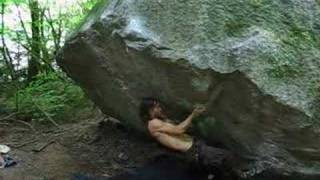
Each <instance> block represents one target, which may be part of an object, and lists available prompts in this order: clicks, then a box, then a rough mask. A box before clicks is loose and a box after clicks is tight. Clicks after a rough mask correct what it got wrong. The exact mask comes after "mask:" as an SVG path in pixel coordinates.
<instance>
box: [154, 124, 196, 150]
mask: <svg viewBox="0 0 320 180" xmlns="http://www.w3.org/2000/svg"><path fill="white" fill-rule="evenodd" d="M148 130H149V132H150V134H151V136H153V137H154V138H155V139H157V140H158V141H159V142H160V143H161V144H162V145H164V146H166V147H168V148H170V149H173V150H177V151H181V152H185V151H187V150H188V149H189V148H190V147H191V146H192V143H193V140H192V137H190V136H189V135H188V134H186V133H182V132H180V129H178V128H177V126H175V125H174V124H172V123H169V122H166V121H164V120H160V119H156V118H155V119H152V120H151V121H149V123H148Z"/></svg>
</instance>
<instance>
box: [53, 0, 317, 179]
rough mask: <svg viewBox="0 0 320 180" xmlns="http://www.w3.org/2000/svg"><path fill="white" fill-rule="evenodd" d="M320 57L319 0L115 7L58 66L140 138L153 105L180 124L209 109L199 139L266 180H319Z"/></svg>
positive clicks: (174, 0) (86, 29)
mask: <svg viewBox="0 0 320 180" xmlns="http://www.w3.org/2000/svg"><path fill="white" fill-rule="evenodd" d="M319 49H320V5H319V1H315V0H299V1H298V0H245V1H240V0H135V1H133V0H113V1H112V2H110V3H109V4H107V3H102V4H100V5H99V7H97V8H96V9H95V11H93V12H92V13H91V14H90V16H88V18H87V19H86V21H85V22H84V23H83V25H82V26H81V27H80V28H79V30H78V31H77V32H75V33H74V34H73V35H71V36H70V38H69V40H68V41H67V42H66V45H65V47H64V49H63V50H62V52H61V53H60V56H59V57H58V58H57V61H58V64H59V65H60V66H62V68H63V69H64V70H65V71H66V72H67V73H68V75H69V76H70V77H72V78H73V79H74V80H75V81H77V82H78V83H79V84H80V85H81V86H82V87H83V88H84V90H85V91H86V92H87V94H88V95H89V96H90V97H91V98H92V99H93V101H94V102H95V103H96V104H97V105H98V106H99V107H100V108H101V109H102V110H103V112H105V113H106V114H110V115H112V116H114V117H116V118H118V119H120V120H122V121H124V122H126V123H128V124H131V125H132V126H134V127H136V128H140V129H141V128H142V124H141V122H140V120H139V116H138V105H139V102H140V99H141V98H142V97H144V96H156V97H159V98H160V99H162V100H163V101H164V102H165V103H166V104H167V107H168V109H170V110H171V112H170V113H172V114H174V116H173V117H175V118H177V119H180V120H181V118H184V117H185V116H186V114H185V112H187V111H191V109H192V105H193V104H195V103H205V104H209V111H208V114H207V116H205V118H203V119H202V120H199V121H198V122H197V123H196V126H195V127H196V129H198V130H199V132H200V133H201V135H202V136H203V137H204V138H206V139H207V140H208V141H221V142H223V143H224V144H225V145H226V146H227V147H228V148H230V149H231V150H233V151H236V152H238V153H239V154H240V155H242V156H244V157H247V158H250V159H251V160H252V161H253V163H252V167H255V169H256V175H255V177H256V178H257V179H259V178H261V179H270V178H276V179H279V178H282V179H319V178H320V127H319V120H320V118H319V117H320V105H319V102H320V50H319ZM219 88H220V89H222V92H221V93H220V94H219V96H218V98H217V99H216V100H215V101H214V102H210V101H212V100H213V99H214V98H212V97H213V96H214V95H215V93H216V91H217V89H219Z"/></svg>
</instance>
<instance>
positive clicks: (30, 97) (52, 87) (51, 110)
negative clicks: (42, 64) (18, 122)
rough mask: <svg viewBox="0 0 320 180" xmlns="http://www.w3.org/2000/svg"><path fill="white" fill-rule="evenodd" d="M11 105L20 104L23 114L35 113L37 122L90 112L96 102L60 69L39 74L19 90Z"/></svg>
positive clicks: (33, 114) (33, 116) (59, 119)
mask: <svg viewBox="0 0 320 180" xmlns="http://www.w3.org/2000/svg"><path fill="white" fill-rule="evenodd" d="M9 102H10V107H11V108H15V107H16V106H17V107H18V109H17V111H18V112H19V114H21V115H22V116H23V115H25V116H28V117H31V118H32V119H33V120H35V121H37V122H45V123H46V122H48V120H49V118H52V119H54V120H56V121H61V120H72V119H74V118H76V117H77V115H81V114H82V115H83V113H81V112H84V111H86V110H87V113H88V111H89V109H90V107H92V104H91V103H90V102H89V101H88V100H87V98H86V97H85V96H84V93H83V92H82V90H81V89H80V88H79V87H78V86H75V85H74V84H72V83H71V82H70V81H66V80H63V79H61V78H60V76H59V75H58V74H56V73H49V74H39V75H38V76H36V77H35V79H34V80H33V81H32V82H31V83H30V84H29V85H28V86H26V87H25V88H23V89H21V90H19V91H18V92H17V93H16V94H15V96H14V97H11V99H10V100H9Z"/></svg>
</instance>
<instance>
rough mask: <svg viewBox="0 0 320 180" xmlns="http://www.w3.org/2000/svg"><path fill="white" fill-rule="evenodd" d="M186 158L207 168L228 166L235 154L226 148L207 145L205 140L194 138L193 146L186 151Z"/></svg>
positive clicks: (217, 168)
mask: <svg viewBox="0 0 320 180" xmlns="http://www.w3.org/2000/svg"><path fill="white" fill-rule="evenodd" d="M185 155H186V158H187V159H188V160H191V161H193V162H196V163H197V164H198V165H200V166H202V167H204V168H207V169H211V170H213V169H216V170H219V169H221V168H226V167H227V166H228V163H229V162H228V161H231V160H232V158H233V154H232V153H231V152H230V151H228V150H225V149H222V148H216V147H213V146H209V145H207V144H206V143H205V142H203V141H201V140H199V139H194V141H193V145H192V146H191V148H190V149H189V150H188V151H186V152H185Z"/></svg>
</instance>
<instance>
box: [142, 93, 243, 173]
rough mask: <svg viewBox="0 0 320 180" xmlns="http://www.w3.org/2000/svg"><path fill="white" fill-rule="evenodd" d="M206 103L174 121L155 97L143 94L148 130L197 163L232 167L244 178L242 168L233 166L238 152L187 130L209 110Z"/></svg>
mask: <svg viewBox="0 0 320 180" xmlns="http://www.w3.org/2000/svg"><path fill="white" fill-rule="evenodd" d="M205 111H206V108H205V107H204V106H203V105H198V106H196V107H195V109H194V110H193V111H192V113H191V114H190V115H189V116H188V117H187V118H186V119H185V120H184V121H182V122H181V123H179V124H174V123H172V121H171V120H170V119H168V117H167V116H166V114H165V113H164V112H163V109H162V107H161V103H160V102H159V101H158V100H157V99H155V98H152V97H148V98H143V99H142V102H141V104H140V116H141V118H142V119H143V120H145V123H146V126H147V128H148V132H149V133H150V135H151V136H152V137H153V138H155V139H156V140H157V141H158V142H159V143H160V144H162V145H163V146H165V147H167V148H169V149H171V150H174V151H177V152H181V153H184V154H185V155H186V156H187V157H188V158H189V159H190V158H191V159H192V160H193V161H194V162H196V163H197V164H199V165H201V166H203V167H206V168H209V169H210V171H216V172H218V171H220V172H221V171H229V172H230V173H232V174H233V175H236V176H240V177H242V178H243V176H242V174H241V173H239V171H233V169H232V168H233V167H231V166H232V165H231V164H232V162H230V161H234V160H235V159H234V157H235V156H234V155H233V154H232V153H231V152H230V151H227V150H224V149H221V148H215V147H212V146H208V145H206V144H205V143H204V142H202V141H200V140H198V139H196V138H192V137H191V136H189V135H188V134H186V130H187V129H188V127H189V126H190V125H191V124H192V121H193V119H194V118H195V117H196V116H198V115H200V114H201V113H203V112H205Z"/></svg>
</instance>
